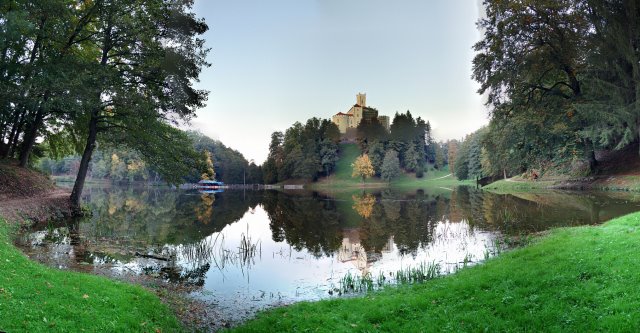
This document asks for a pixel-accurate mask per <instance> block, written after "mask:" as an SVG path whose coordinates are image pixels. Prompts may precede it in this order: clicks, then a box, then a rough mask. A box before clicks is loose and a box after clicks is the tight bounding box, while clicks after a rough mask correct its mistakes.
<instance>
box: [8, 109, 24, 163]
mask: <svg viewBox="0 0 640 333" xmlns="http://www.w3.org/2000/svg"><path fill="white" fill-rule="evenodd" d="M25 114H26V111H25V110H23V111H22V112H20V114H19V116H18V117H17V120H16V121H15V123H14V124H13V126H12V128H11V133H10V134H9V142H8V143H7V150H6V151H5V155H4V156H3V157H4V158H7V157H13V153H14V152H15V151H16V148H17V147H18V138H20V133H21V132H22V126H23V125H24V118H25Z"/></svg>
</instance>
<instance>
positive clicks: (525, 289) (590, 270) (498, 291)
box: [232, 213, 640, 332]
mask: <svg viewBox="0 0 640 333" xmlns="http://www.w3.org/2000/svg"><path fill="white" fill-rule="evenodd" d="M639 233H640V213H634V214H630V215H627V216H623V217H620V218H617V219H614V220H611V221H609V222H607V223H605V224H604V225H601V226H593V227H572V228H559V229H554V230H552V231H550V232H549V234H548V235H546V236H543V237H541V238H539V239H536V240H534V241H533V243H532V244H531V245H528V246H525V247H523V248H519V249H516V250H513V251H510V252H506V253H503V254H502V255H500V256H499V257H497V258H495V259H491V260H489V261H487V262H485V263H484V264H481V265H477V266H474V267H471V268H467V269H463V270H461V271H459V272H458V273H456V274H453V275H450V276H446V277H442V278H438V279H436V280H432V281H429V282H427V283H425V284H421V285H413V286H400V287H390V288H387V289H385V290H383V291H381V292H375V293H371V294H368V295H366V296H364V297H358V298H352V299H335V300H327V301H320V302H313V303H300V304H295V305H292V306H289V307H284V308H279V309H275V310H272V311H267V312H264V313H262V314H260V315H258V317H257V319H255V320H252V321H250V322H248V323H246V324H245V325H243V326H241V327H238V328H236V329H234V330H232V332H263V331H281V332H282V331H314V332H348V331H363V332H365V331H367V332H422V331H490V332H495V331H570V332H585V331H617V332H621V331H625V332H637V331H639V330H640V312H638V308H640V290H639V289H638V288H634V286H636V285H638V283H640V257H638V256H637V253H636V252H637V249H638V248H640V237H638V236H639Z"/></svg>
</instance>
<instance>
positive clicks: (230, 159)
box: [186, 131, 263, 184]
mask: <svg viewBox="0 0 640 333" xmlns="http://www.w3.org/2000/svg"><path fill="white" fill-rule="evenodd" d="M187 135H188V137H189V138H190V139H191V140H192V141H193V144H194V148H195V150H196V151H198V152H203V151H208V152H209V153H210V154H211V159H212V160H213V169H214V170H215V174H216V177H215V178H216V179H217V180H219V181H222V182H225V183H227V184H243V183H246V184H262V183H263V179H262V178H263V176H262V166H259V165H256V163H255V162H254V161H253V160H251V161H247V159H246V158H245V157H244V155H242V153H240V152H239V151H237V150H235V149H232V148H229V147H227V146H225V145H224V144H223V143H222V142H220V141H218V140H213V139H211V138H209V137H208V136H205V135H203V134H202V133H199V132H193V131H190V132H187ZM186 180H187V181H189V182H197V181H198V180H200V175H199V174H192V175H190V176H189V177H187V178H186Z"/></svg>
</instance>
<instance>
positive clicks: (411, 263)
mask: <svg viewBox="0 0 640 333" xmlns="http://www.w3.org/2000/svg"><path fill="white" fill-rule="evenodd" d="M84 202H85V203H86V204H87V206H88V209H89V210H91V211H92V215H91V216H88V217H83V218H77V219H73V220H67V221H60V222H56V223H49V224H46V225H38V226H35V227H34V228H33V229H30V230H27V231H25V232H24V233H23V234H22V235H21V237H19V239H18V241H17V243H18V246H19V247H20V248H22V249H23V251H25V253H27V254H28V255H29V256H30V257H31V258H33V259H35V260H38V261H41V262H43V263H46V264H47V265H50V266H53V267H58V268H61V269H72V270H77V271H83V272H93V273H99V274H107V275H111V276H114V277H122V276H125V277H126V276H128V275H129V276H131V275H134V276H145V277H149V278H151V279H158V280H162V281H165V282H169V283H172V284H176V285H180V286H187V287H188V290H190V294H191V295H192V296H193V297H195V298H197V299H200V300H204V301H206V302H208V303H210V304H211V305H212V306H213V307H215V309H216V311H217V312H219V313H220V314H221V316H223V317H224V318H226V319H227V320H229V321H231V322H237V321H240V320H243V319H244V318H246V317H247V316H251V315H252V314H254V313H255V312H256V311H257V310H260V309H263V308H266V307H271V306H276V305H281V304H289V303H293V302H298V301H305V300H319V299H325V298H331V297H340V296H341V295H344V294H349V295H351V294H352V293H351V291H350V290H346V289H347V288H345V283H347V282H346V281H347V279H345V278H346V277H348V278H349V279H350V278H354V279H357V278H359V277H363V276H366V277H370V279H371V280H372V281H373V282H374V284H373V288H377V287H378V286H379V285H386V284H394V283H395V282H396V281H397V280H399V279H400V272H403V271H404V272H407V271H409V270H411V269H416V268H419V267H422V268H425V267H426V268H427V269H437V270H438V272H439V273H440V274H447V273H451V272H454V271H455V270H457V269H459V268H462V267H464V266H467V265H473V264H476V263H479V262H481V261H483V260H485V259H488V258H490V257H493V256H495V255H497V254H499V253H500V252H502V251H504V250H506V249H508V248H510V247H513V246H516V245H518V244H520V243H522V242H526V240H527V239H530V238H531V237H533V235H535V234H538V233H540V232H543V231H545V230H548V229H550V228H554V227H562V226H577V225H590V224H597V223H601V222H604V221H606V220H609V219H611V218H614V217H617V216H620V215H624V214H627V213H631V212H634V211H637V210H640V197H638V196H637V195H634V194H629V193H623V192H608V193H593V192H588V193H585V192H579V193H573V192H560V191H541V192H534V193H522V194H518V195H500V194H493V193H489V192H486V191H482V190H477V189H474V188H470V187H458V188H436V189H432V190H418V191H409V192H402V191H393V190H387V189H385V190H381V191H368V190H367V191H366V192H365V191H362V190H354V191H352V192H348V191H346V192H344V191H341V192H335V193H317V192H307V191H288V192H287V191H285V192H283V191H273V190H272V191H243V190H227V191H224V192H222V193H199V192H197V191H186V190H177V189H170V188H163V187H116V186H110V187H99V186H89V187H88V188H87V189H85V194H84Z"/></svg>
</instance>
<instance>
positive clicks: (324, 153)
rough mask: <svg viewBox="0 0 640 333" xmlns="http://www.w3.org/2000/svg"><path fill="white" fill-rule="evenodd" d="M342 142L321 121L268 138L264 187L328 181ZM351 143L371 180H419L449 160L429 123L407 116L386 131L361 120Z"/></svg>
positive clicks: (395, 120) (398, 116)
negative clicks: (400, 177) (409, 177)
mask: <svg viewBox="0 0 640 333" xmlns="http://www.w3.org/2000/svg"><path fill="white" fill-rule="evenodd" d="M348 141H349V139H348V138H345V137H344V136H343V135H341V134H340V132H339V130H338V127H337V126H336V125H335V124H334V123H332V122H331V121H330V120H327V119H322V120H321V119H318V118H311V119H309V120H308V121H307V122H306V123H305V124H304V125H303V124H302V123H300V122H296V123H294V124H293V125H292V126H291V127H289V128H288V129H287V130H286V131H285V132H284V133H283V132H279V131H278V132H274V133H273V134H272V135H271V142H270V144H269V155H268V158H267V160H266V161H265V163H264V164H263V165H262V172H263V174H264V182H265V183H266V184H273V183H277V182H283V181H287V180H290V179H296V180H307V181H316V180H318V179H319V178H320V177H326V176H329V175H330V174H331V172H332V171H333V170H334V169H335V166H336V162H337V161H338V159H339V157H340V146H341V144H340V143H344V142H348ZM355 142H356V143H357V144H358V147H359V148H360V151H361V153H362V156H366V157H367V159H368V161H369V162H367V163H370V167H371V168H372V170H373V173H372V176H377V177H381V178H383V179H385V180H390V179H392V178H395V177H397V176H398V175H399V174H400V173H401V172H408V173H415V174H416V177H418V178H420V177H422V176H423V175H424V172H426V170H427V165H431V166H433V167H435V168H443V167H444V166H445V165H446V164H447V163H448V160H449V157H448V155H447V154H448V144H445V143H438V142H435V140H434V139H433V137H432V135H431V125H430V124H429V122H428V121H427V122H425V121H424V120H423V119H422V118H420V117H418V118H413V116H412V115H411V112H410V111H407V112H406V113H396V114H395V116H394V118H393V122H392V123H391V126H390V129H389V130H387V129H386V128H384V126H382V125H381V124H380V122H378V120H377V118H372V119H371V120H366V119H364V120H363V121H362V122H361V123H360V124H359V125H358V127H357V129H356V135H355ZM385 158H386V160H387V164H386V165H385ZM389 160H390V161H389Z"/></svg>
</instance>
